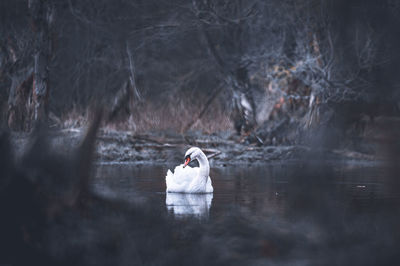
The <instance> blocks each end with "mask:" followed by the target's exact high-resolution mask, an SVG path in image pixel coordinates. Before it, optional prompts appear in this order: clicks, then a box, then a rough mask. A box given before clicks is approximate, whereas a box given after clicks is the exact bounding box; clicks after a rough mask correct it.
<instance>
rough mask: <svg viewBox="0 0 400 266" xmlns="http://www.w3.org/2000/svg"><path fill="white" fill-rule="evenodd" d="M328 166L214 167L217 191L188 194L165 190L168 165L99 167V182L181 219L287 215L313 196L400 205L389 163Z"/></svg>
mask: <svg viewBox="0 0 400 266" xmlns="http://www.w3.org/2000/svg"><path fill="white" fill-rule="evenodd" d="M325 167H327V168H328V170H329V171H328V170H327V169H324V168H322V169H321V168H317V169H315V168H311V169H306V170H304V168H303V167H301V166H300V165H298V164H275V165H264V166H251V167H246V166H233V167H224V168H213V169H211V173H210V176H211V178H212V182H213V186H214V193H213V194H212V195H190V194H189V195H188V194H186V195H185V194H174V193H173V194H170V193H169V194H168V193H165V174H166V172H167V170H168V167H167V166H160V165H156V166H138V165H129V164H114V165H113V164H109V165H99V166H98V167H97V171H96V178H95V179H94V184H93V187H94V190H95V191H96V192H97V193H99V194H101V195H104V196H106V197H110V198H116V199H120V200H123V201H128V202H132V203H137V204H140V203H141V202H145V201H148V200H151V201H152V204H159V205H160V206H165V210H166V212H169V213H171V214H173V216H174V217H176V218H178V217H181V216H193V217H197V218H207V219H218V217H219V216H223V215H224V214H226V213H227V212H230V211H231V210H232V209H241V210H243V211H245V212H246V215H248V216H260V217H262V216H263V215H268V214H271V213H274V215H281V216H284V215H285V214H287V212H290V211H298V209H299V206H294V205H296V204H299V205H300V206H302V207H304V208H306V209H307V206H306V205H307V204H308V201H312V202H309V203H310V204H311V205H314V204H316V202H315V201H317V203H318V201H321V202H320V203H321V204H324V203H325V204H327V206H325V207H326V208H328V205H329V206H331V205H332V204H334V205H335V207H337V208H341V207H343V208H348V207H352V208H354V210H353V211H355V212H358V211H359V212H364V213H373V212H374V211H380V210H381V209H382V208H384V207H386V206H387V205H390V206H391V205H396V204H398V199H399V194H398V192H397V190H396V189H393V184H392V182H391V180H390V179H389V177H387V171H386V170H385V169H384V168H382V167H379V166H365V165H364V166H363V165H354V166H351V165H339V166H335V167H333V166H325ZM327 195H328V196H327ZM302 201H304V202H302ZM313 201H314V202H313ZM324 201H326V202H324ZM303 205H305V206H303ZM341 205H342V206H341ZM318 207H323V206H318ZM399 207H400V206H399ZM291 209H293V210H291ZM308 211H309V210H308Z"/></svg>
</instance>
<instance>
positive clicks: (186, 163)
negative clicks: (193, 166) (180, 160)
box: [183, 157, 190, 168]
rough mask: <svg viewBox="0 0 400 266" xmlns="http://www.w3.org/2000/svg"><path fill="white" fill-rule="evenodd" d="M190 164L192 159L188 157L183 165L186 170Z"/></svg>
mask: <svg viewBox="0 0 400 266" xmlns="http://www.w3.org/2000/svg"><path fill="white" fill-rule="evenodd" d="M189 163H190V157H187V158H186V160H185V163H184V164H183V168H185V167H186V165H188V164H189Z"/></svg>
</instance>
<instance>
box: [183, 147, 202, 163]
mask: <svg viewBox="0 0 400 266" xmlns="http://www.w3.org/2000/svg"><path fill="white" fill-rule="evenodd" d="M202 153H203V152H202V151H201V150H200V148H197V147H192V148H190V149H188V150H187V152H186V153H185V163H184V164H183V167H184V168H185V167H186V165H188V164H189V163H190V162H191V161H193V160H195V159H197V158H198V157H199V156H200V155H201V154H202Z"/></svg>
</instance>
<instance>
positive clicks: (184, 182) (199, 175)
mask: <svg viewBox="0 0 400 266" xmlns="http://www.w3.org/2000/svg"><path fill="white" fill-rule="evenodd" d="M185 160H186V161H185V164H181V165H178V166H176V167H175V170H174V173H172V172H171V170H168V172H167V176H166V177H165V181H166V184H167V192H177V193H212V192H213V191H214V189H213V186H212V183H211V178H210V176H209V173H210V164H209V163H208V159H207V157H206V155H205V154H204V153H203V152H202V151H201V150H200V149H199V148H196V147H193V148H190V149H189V150H188V151H187V152H186V154H185ZM193 160H197V161H198V162H199V167H194V168H192V167H190V166H187V164H188V163H189V162H190V161H193Z"/></svg>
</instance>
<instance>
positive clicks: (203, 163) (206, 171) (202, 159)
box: [197, 152, 210, 181]
mask: <svg viewBox="0 0 400 266" xmlns="http://www.w3.org/2000/svg"><path fill="white" fill-rule="evenodd" d="M197 161H199V167H200V174H199V177H200V178H204V179H205V180H206V181H207V179H208V176H209V175H210V164H209V163H208V159H207V156H206V155H205V154H204V153H203V152H202V153H200V155H199V157H197Z"/></svg>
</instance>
